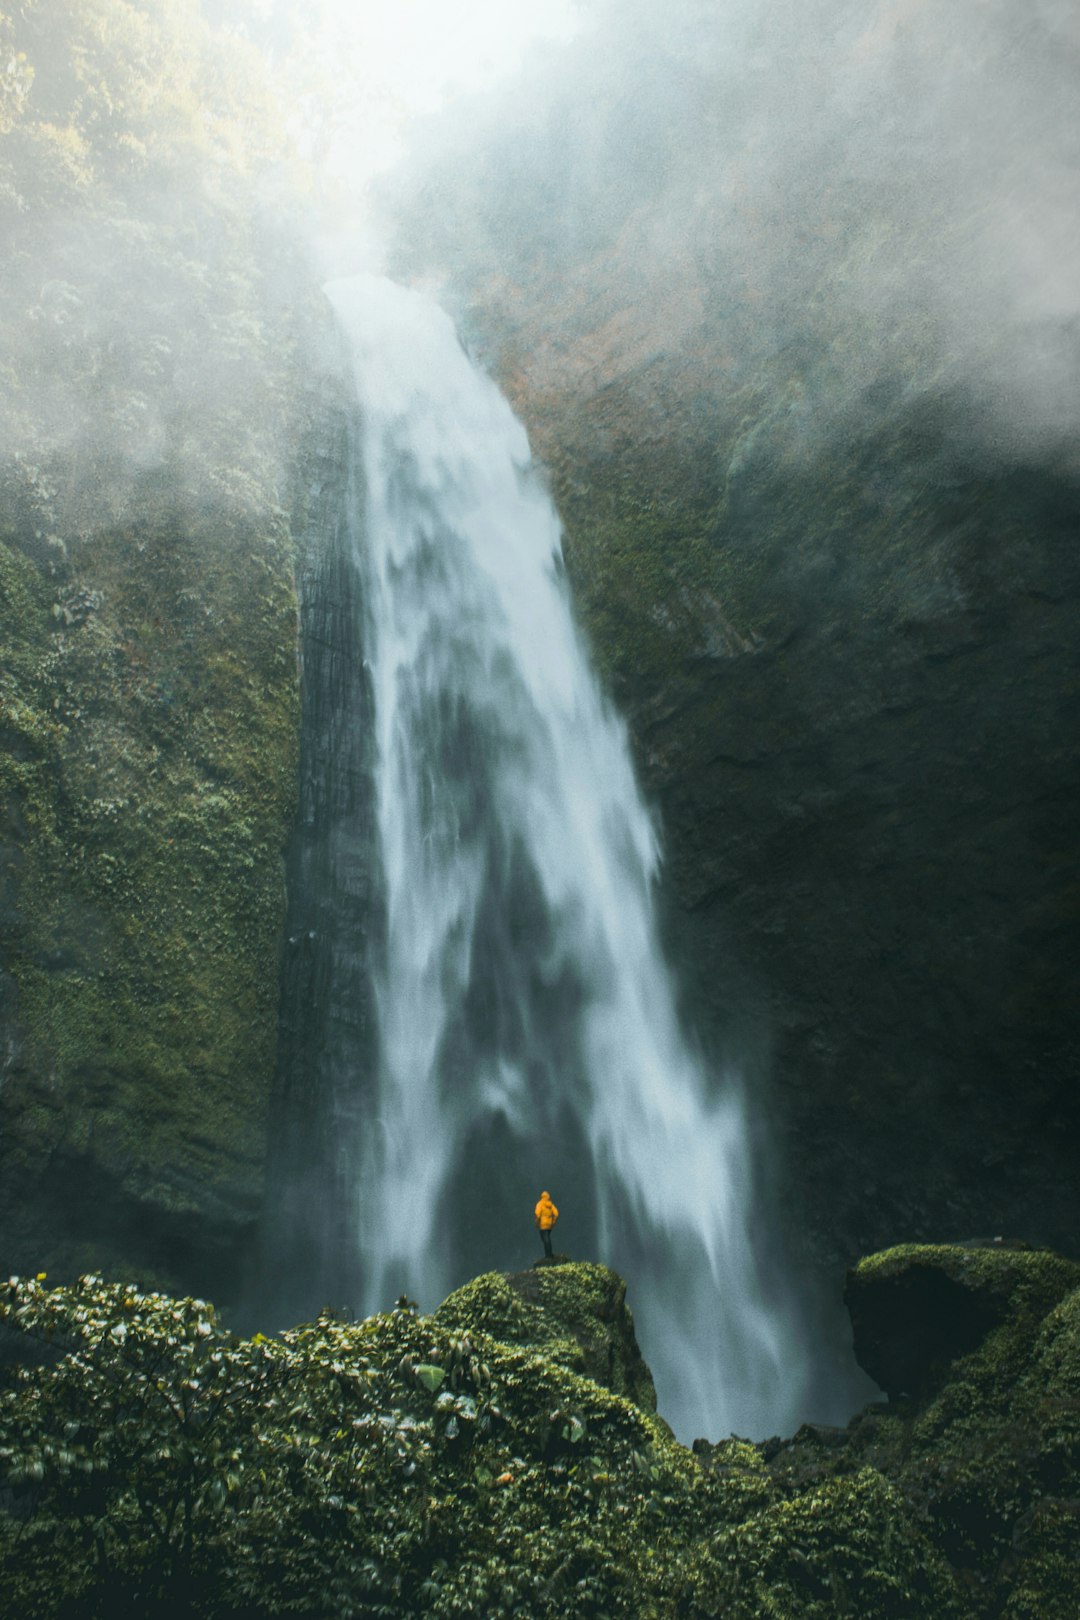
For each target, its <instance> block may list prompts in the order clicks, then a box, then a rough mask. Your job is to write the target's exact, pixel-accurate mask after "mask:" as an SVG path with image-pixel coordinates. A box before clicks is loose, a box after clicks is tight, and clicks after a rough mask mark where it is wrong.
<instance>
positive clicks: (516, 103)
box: [383, 0, 1080, 467]
mask: <svg viewBox="0 0 1080 1620" xmlns="http://www.w3.org/2000/svg"><path fill="white" fill-rule="evenodd" d="M586 15H587V18H588V22H589V26H588V27H587V28H585V29H583V31H582V33H581V34H580V36H579V37H578V38H577V39H575V40H574V41H572V42H571V43H570V44H569V45H568V46H566V47H565V48H564V49H561V50H560V51H558V52H554V51H553V52H551V53H548V54H547V55H546V56H544V57H543V58H541V57H540V56H539V55H537V56H534V58H533V59H532V60H530V61H529V62H528V63H527V64H526V66H525V68H524V69H523V71H522V72H521V73H520V74H519V75H518V76H517V77H516V78H515V79H514V80H513V81H512V82H510V83H509V84H508V85H507V86H505V87H504V88H503V89H502V90H496V91H492V92H490V93H489V94H487V95H486V96H485V97H482V98H475V99H474V100H473V101H472V102H471V103H468V102H464V101H463V102H459V103H457V104H456V105H455V106H454V107H453V108H452V109H450V110H449V111H448V112H447V113H445V114H444V115H443V116H442V118H441V119H439V120H435V121H433V122H432V121H429V122H428V123H427V124H425V125H418V126H417V127H416V128H415V130H414V133H413V141H412V160H411V165H410V167H409V169H408V170H407V171H403V172H402V173H401V174H399V175H398V176H397V177H396V178H395V179H394V180H393V182H392V183H391V184H388V185H387V186H386V187H385V188H384V192H383V205H384V208H385V210H386V214H387V216H388V217H389V218H390V219H397V220H398V221H403V222H404V229H403V235H402V238H401V241H402V243H403V245H402V247H401V249H400V256H399V261H398V262H399V264H400V265H402V266H405V267H410V266H411V267H413V268H414V269H415V268H418V267H421V266H422V267H423V269H424V270H425V272H426V274H427V275H428V277H429V279H431V280H433V281H436V282H437V281H438V279H439V278H442V279H443V280H444V281H445V283H446V284H447V287H448V288H449V289H450V290H451V291H450V295H451V296H459V297H460V296H464V297H469V296H474V295H475V293H476V290H477V288H478V287H481V288H483V289H484V290H485V295H486V296H487V297H488V298H489V300H492V299H493V300H494V302H495V304H496V305H497V302H498V294H497V290H496V291H494V292H493V291H492V289H497V285H498V281H499V278H500V277H504V278H509V279H517V280H518V281H519V282H520V280H521V279H522V277H523V276H524V277H527V275H528V274H529V272H530V270H531V269H532V268H534V267H535V266H536V265H537V263H538V262H540V260H545V261H546V262H551V261H552V260H557V261H559V270H560V273H562V272H563V271H565V272H567V274H568V283H569V284H568V287H567V289H566V304H567V308H568V309H569V308H572V307H573V303H574V298H575V296H576V294H575V291H574V289H575V286H578V287H580V286H582V285H583V278H582V277H581V275H580V271H581V267H582V266H583V265H586V264H591V269H590V271H589V274H590V276H591V280H590V281H589V287H590V288H591V290H592V295H593V296H595V295H596V293H597V292H598V291H599V292H601V295H602V296H603V297H605V298H606V299H607V301H608V303H609V304H610V306H611V308H612V310H615V309H618V308H620V307H625V308H627V309H632V310H633V311H634V320H635V321H636V322H638V323H639V328H640V330H641V331H643V332H644V333H647V332H648V330H649V327H650V325H652V326H653V328H654V330H655V333H656V342H655V347H656V349H657V351H664V350H666V351H668V352H670V351H671V350H672V349H673V348H675V347H678V345H679V344H680V343H683V344H686V345H688V346H690V347H693V346H694V345H695V344H696V343H697V342H698V337H697V331H696V327H695V322H696V321H697V320H698V319H699V317H700V313H701V305H702V301H703V300H704V305H705V313H706V315H707V317H709V318H710V319H712V320H714V321H719V322H721V323H726V330H727V337H726V340H725V342H724V349H726V350H727V356H726V359H727V360H728V361H730V363H731V365H732V371H731V373H730V380H731V381H732V383H733V384H737V383H738V381H739V377H740V368H744V369H745V370H749V369H751V368H752V367H753V366H754V365H755V364H757V363H758V362H759V361H760V359H761V358H762V357H763V356H774V355H777V354H780V353H782V352H783V351H784V350H785V348H788V347H790V346H791V345H792V344H798V345H801V346H802V350H803V353H804V355H805V354H806V353H807V352H808V350H809V349H810V348H816V350H817V358H816V360H815V362H814V364H813V365H812V366H810V367H809V368H808V369H810V370H813V371H814V372H815V375H817V376H818V378H819V379H820V380H821V382H822V386H823V390H824V394H825V397H824V398H823V399H822V400H821V401H820V402H819V401H818V400H817V399H815V400H814V411H813V413H812V414H813V422H812V423H811V424H809V425H808V431H809V432H810V433H811V434H813V433H818V434H820V433H823V432H830V431H831V430H832V426H833V423H834V422H835V420H836V419H837V418H838V417H839V416H840V415H842V413H843V411H844V410H845V409H847V408H848V407H849V406H850V404H851V402H852V401H853V400H857V399H858V397H859V395H860V393H861V392H862V391H863V390H865V389H866V388H867V387H868V386H870V385H871V384H873V383H874V382H875V381H876V380H877V379H878V378H880V377H883V376H888V377H892V378H894V379H895V378H898V379H899V380H900V383H901V386H903V387H915V388H928V387H933V386H935V384H937V383H939V382H941V381H942V380H943V379H945V380H946V381H947V382H948V384H949V385H950V386H952V385H955V386H958V387H960V388H963V389H964V390H965V391H966V393H967V395H968V401H969V405H970V410H971V417H972V420H971V424H970V425H971V427H972V429H973V430H977V431H978V433H979V434H980V435H981V437H982V441H983V442H984V444H986V445H987V447H988V448H989V449H990V450H991V452H992V453H998V452H1004V453H1006V454H1009V455H1020V456H1030V455H1032V454H1036V455H1043V454H1050V455H1053V456H1054V457H1061V458H1064V459H1065V461H1067V462H1068V463H1069V464H1071V465H1072V466H1074V467H1075V466H1076V465H1077V448H1076V443H1077V429H1078V427H1080V366H1078V353H1080V335H1078V323H1080V117H1078V115H1077V107H1078V105H1080V27H1078V24H1077V20H1076V18H1077V14H1076V10H1075V7H1074V6H1072V5H1071V4H1068V3H1065V0H1061V3H1058V0H1041V3H1039V4H1037V5H1034V6H1025V7H1016V6H1015V5H1012V4H1008V3H1006V0H955V3H954V4H951V5H949V6H947V7H942V6H936V5H933V4H932V3H931V0H878V3H877V4H872V5H870V6H867V5H865V4H853V3H850V0H804V3H801V4H794V3H791V0H728V3H727V4H724V5H715V4H712V3H705V0H670V3H666V4H660V3H658V0H609V3H606V4H605V3H603V0H600V3H598V4H596V5H595V6H593V7H591V8H589V9H588V11H587V13H586ZM560 255H561V256H562V258H561V260H560V259H559V256H560ZM680 289H685V299H684V304H685V322H684V325H683V327H682V329H681V330H680V329H679V324H678V320H677V317H675V316H673V315H672V313H671V311H672V307H673V306H677V305H678V302H679V297H680ZM583 296H584V295H583ZM654 311H662V312H663V319H661V318H660V314H658V313H657V314H654ZM646 346H647V338H645V337H642V340H641V347H642V348H643V349H644V348H645V347H646ZM721 352H723V350H722V351H721ZM528 364H529V361H528V359H527V360H526V367H528ZM819 403H820V405H821V409H820V410H818V408H817V407H818V405H819Z"/></svg>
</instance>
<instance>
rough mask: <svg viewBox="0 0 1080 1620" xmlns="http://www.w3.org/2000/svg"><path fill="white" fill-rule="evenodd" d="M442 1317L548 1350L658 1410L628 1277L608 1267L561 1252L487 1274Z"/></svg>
mask: <svg viewBox="0 0 1080 1620" xmlns="http://www.w3.org/2000/svg"><path fill="white" fill-rule="evenodd" d="M435 1319H436V1321H438V1322H439V1323H440V1324H442V1325H443V1326H447V1327H452V1328H456V1329H458V1330H460V1331H463V1332H483V1333H489V1334H490V1335H491V1336H492V1338H494V1339H498V1340H499V1341H500V1342H501V1343H503V1344H517V1345H527V1346H529V1347H530V1348H532V1349H536V1350H541V1351H543V1353H544V1355H545V1356H547V1357H549V1358H550V1359H551V1360H554V1361H557V1362H560V1363H561V1364H562V1365H563V1366H566V1367H569V1368H571V1370H572V1371H574V1372H576V1373H580V1374H582V1375H583V1376H584V1377H586V1378H591V1379H592V1380H593V1381H594V1383H597V1384H602V1385H603V1386H604V1388H606V1389H610V1390H611V1391H612V1392H613V1393H614V1394H616V1395H623V1396H625V1397H626V1398H627V1399H628V1400H630V1401H633V1403H634V1405H635V1406H637V1407H640V1409H641V1410H642V1411H643V1412H655V1411H656V1389H655V1387H654V1385H653V1379H652V1373H651V1372H650V1371H649V1368H648V1365H647V1364H646V1362H645V1359H644V1357H643V1356H642V1354H641V1351H640V1349H639V1347H638V1342H637V1335H636V1334H635V1332H634V1318H633V1316H632V1315H631V1313H630V1309H629V1307H628V1305H627V1303H626V1283H625V1282H624V1281H623V1279H622V1278H621V1277H620V1276H619V1275H618V1273H617V1272H614V1271H611V1270H609V1269H608V1267H607V1266H601V1265H596V1264H593V1263H592V1262H589V1261H569V1260H565V1259H563V1258H562V1257H561V1256H560V1257H558V1263H555V1262H554V1260H553V1261H549V1262H547V1263H544V1264H539V1263H538V1264H537V1265H536V1266H534V1267H532V1268H530V1269H529V1270H528V1271H518V1272H500V1271H489V1272H485V1273H484V1275H483V1276H481V1277H475V1278H474V1279H473V1281H472V1282H469V1283H466V1284H465V1286H464V1287H463V1288H459V1289H457V1291H456V1292H455V1293H453V1294H451V1295H450V1296H449V1298H448V1299H446V1300H444V1301H443V1303H442V1304H441V1305H440V1306H439V1309H438V1310H437V1311H436V1313H435Z"/></svg>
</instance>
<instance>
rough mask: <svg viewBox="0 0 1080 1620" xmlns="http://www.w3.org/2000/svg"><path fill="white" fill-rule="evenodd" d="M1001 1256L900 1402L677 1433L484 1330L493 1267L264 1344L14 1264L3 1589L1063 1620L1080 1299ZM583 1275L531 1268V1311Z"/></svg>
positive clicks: (1079, 1461)
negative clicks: (932, 1386)
mask: <svg viewBox="0 0 1080 1620" xmlns="http://www.w3.org/2000/svg"><path fill="white" fill-rule="evenodd" d="M967 1252H968V1251H959V1250H948V1251H939V1255H940V1258H941V1261H942V1264H945V1265H956V1264H962V1263H963V1258H964V1254H965V1253H967ZM924 1258H925V1255H924ZM999 1260H1001V1261H1003V1265H1002V1266H1001V1267H1000V1268H999V1269H998V1275H997V1276H996V1277H995V1279H994V1287H995V1290H996V1292H997V1293H998V1294H999V1296H1001V1295H1002V1294H1003V1293H1006V1292H1009V1291H1010V1290H1009V1286H1008V1279H1009V1277H1012V1279H1013V1281H1014V1284H1015V1286H1014V1287H1013V1288H1012V1289H1011V1292H1012V1293H1013V1294H1015V1297H1016V1301H1017V1305H1016V1311H1015V1313H1014V1314H1009V1313H1008V1312H1006V1315H1005V1318H1004V1320H1003V1322H1002V1324H1001V1325H1000V1327H999V1328H997V1329H995V1330H994V1331H993V1332H992V1333H991V1334H990V1336H989V1337H988V1339H987V1340H986V1342H985V1343H984V1344H983V1345H981V1346H979V1347H978V1349H976V1350H975V1351H974V1352H972V1353H971V1354H969V1355H966V1356H963V1357H961V1358H960V1359H959V1360H958V1361H957V1362H956V1363H955V1365H953V1366H952V1367H950V1368H948V1369H946V1370H945V1372H944V1374H943V1382H942V1383H941V1385H940V1387H939V1388H938V1389H937V1390H936V1391H935V1392H934V1393H933V1394H932V1395H931V1396H930V1397H928V1398H927V1399H925V1400H923V1401H922V1402H921V1403H911V1402H907V1403H905V1402H898V1403H896V1404H895V1405H890V1406H888V1407H885V1406H878V1407H871V1408H869V1409H868V1410H867V1411H866V1412H865V1413H863V1414H861V1415H860V1416H859V1417H858V1418H856V1419H854V1420H853V1422H852V1424H851V1425H850V1426H849V1428H848V1429H847V1430H846V1431H841V1430H823V1429H817V1428H814V1427H812V1426H808V1427H806V1428H804V1429H803V1430H800V1432H799V1434H798V1435H796V1436H795V1437H794V1439H793V1440H790V1441H786V1442H780V1441H770V1442H767V1443H765V1444H764V1445H752V1444H750V1443H748V1442H746V1441H740V1440H735V1439H732V1440H728V1441H724V1442H722V1443H721V1444H719V1445H717V1446H715V1447H704V1446H702V1447H698V1448H696V1450H697V1452H698V1454H691V1453H690V1452H687V1451H685V1450H684V1449H683V1448H682V1447H681V1446H679V1445H677V1444H676V1443H675V1442H674V1441H673V1440H672V1439H671V1437H670V1435H669V1434H668V1432H667V1430H666V1427H665V1425H664V1424H663V1423H662V1422H660V1421H659V1420H658V1419H657V1418H655V1417H654V1416H652V1415H650V1414H649V1413H647V1412H644V1411H642V1410H641V1409H640V1408H639V1407H637V1406H636V1405H635V1404H634V1403H633V1402H632V1401H630V1400H628V1399H627V1398H626V1397H625V1396H621V1395H617V1394H615V1393H613V1392H612V1391H611V1390H609V1389H605V1388H604V1387H602V1385H600V1384H599V1383H596V1382H594V1381H592V1380H590V1379H588V1378H585V1377H582V1376H580V1375H579V1374H577V1373H575V1372H573V1371H571V1370H570V1369H569V1368H568V1367H567V1366H566V1365H565V1364H564V1362H563V1361H562V1360H561V1359H560V1358H559V1357H557V1356H553V1355H551V1354H548V1353H545V1352H542V1351H537V1350H535V1349H532V1348H529V1347H526V1346H524V1345H521V1344H512V1343H507V1342H505V1339H504V1338H503V1337H502V1335H503V1334H504V1333H505V1331H506V1328H507V1325H508V1323H509V1326H510V1327H511V1328H513V1327H515V1325H516V1326H517V1327H520V1326H521V1323H522V1322H523V1321H524V1319H525V1318H524V1317H523V1316H521V1314H520V1313H519V1312H517V1311H516V1310H515V1308H514V1307H513V1306H512V1304H511V1305H508V1301H507V1299H506V1298H505V1297H504V1296H503V1294H502V1292H501V1290H500V1288H499V1286H498V1282H497V1280H495V1279H483V1278H481V1279H477V1283H476V1284H474V1285H472V1286H471V1288H470V1289H467V1290H462V1291H460V1292H459V1294H458V1295H455V1296H452V1300H451V1301H448V1302H447V1305H446V1306H445V1307H444V1308H443V1309H442V1310H440V1311H439V1312H436V1313H435V1315H434V1316H431V1317H422V1316H419V1315H418V1314H417V1313H416V1311H415V1309H414V1308H413V1307H412V1306H411V1305H409V1303H408V1302H407V1301H404V1300H402V1301H400V1302H399V1305H398V1307H397V1309H395V1310H394V1311H392V1312H389V1313H386V1314H383V1315H379V1316H375V1317H372V1318H371V1319H369V1320H368V1321H365V1322H360V1323H351V1322H347V1321H345V1320H343V1319H342V1318H341V1317H339V1316H337V1315H335V1314H334V1313H332V1312H324V1313H323V1314H322V1315H321V1316H320V1317H319V1319H318V1320H317V1321H316V1322H314V1323H311V1324H309V1325H307V1326H304V1327H299V1328H296V1329H294V1330H292V1331H291V1332H287V1333H284V1334H282V1335H281V1337H280V1338H278V1339H273V1340H268V1339H266V1338H265V1337H263V1336H262V1335H261V1334H256V1335H255V1336H254V1338H251V1339H239V1338H236V1337H234V1336H233V1335H231V1334H229V1333H227V1332H225V1331H224V1330H223V1328H222V1326H221V1324H220V1322H219V1320H218V1318H217V1316H216V1315H215V1312H214V1311H213V1309H212V1307H211V1306H209V1305H208V1304H206V1303H205V1302H204V1301H200V1300H193V1299H186V1300H174V1299H170V1298H168V1297H167V1296H165V1295H162V1294H157V1293H145V1292H143V1291H142V1290H140V1289H139V1288H138V1287H137V1286H135V1285H134V1284H107V1283H104V1282H103V1281H102V1280H101V1279H100V1278H99V1277H94V1276H89V1277H84V1278H82V1279H81V1280H80V1282H79V1283H78V1284H77V1285H76V1286H74V1287H70V1288H53V1289H49V1288H48V1287H47V1286H46V1279H45V1278H44V1277H39V1278H37V1279H36V1280H34V1281H15V1280H13V1281H12V1282H11V1283H9V1284H8V1285H7V1287H6V1289H5V1290H4V1291H3V1297H2V1300H0V1320H2V1321H3V1322H4V1323H6V1324H7V1327H8V1330H9V1331H10V1329H17V1330H18V1331H19V1332H21V1333H22V1334H24V1335H27V1336H28V1337H29V1339H30V1341H31V1342H32V1345H36V1346H37V1347H38V1356H37V1360H38V1364H37V1365H22V1366H18V1367H14V1368H9V1370H8V1373H7V1377H6V1384H7V1387H6V1388H5V1389H4V1390H3V1392H2V1393H0V1468H2V1470H3V1478H4V1495H3V1497H2V1498H0V1547H2V1549H3V1574H4V1580H5V1590H6V1591H7V1592H8V1593H10V1594H11V1601H12V1603H13V1605H14V1607H15V1609H16V1610H17V1611H18V1612H20V1613H27V1614H31V1613H32V1614H34V1615H35V1616H38V1615H40V1616H43V1617H46V1616H57V1617H59V1616H83V1615H86V1616H91V1615H102V1616H105V1615H109V1616H115V1615H125V1616H126V1615H143V1614H146V1615H150V1614H154V1615H160V1614H163V1613H166V1614H178V1615H179V1614H184V1615H205V1616H220V1617H225V1616H229V1617H236V1616H241V1615H243V1616H254V1615H260V1616H261V1615H276V1614H307V1615H323V1616H331V1615H332V1616H338V1615H342V1616H345V1615H349V1616H372V1617H374V1616H379V1615H381V1616H407V1615H425V1616H427V1615H431V1616H435V1617H438V1620H443V1617H447V1620H448V1617H451V1616H456V1617H462V1620H463V1617H466V1616H475V1615H484V1616H491V1617H493V1620H494V1617H500V1616H514V1615H518V1616H528V1617H529V1620H545V1617H548V1616H550V1617H552V1620H554V1617H555V1616H573V1617H578V1616H580V1617H582V1620H584V1617H586V1616H588V1617H593V1616H596V1617H599V1616H610V1617H618V1616H624V1617H626V1620H630V1617H631V1616H633V1617H651V1620H662V1617H663V1620H676V1617H678V1620H718V1617H719V1616H721V1615H722V1616H724V1620H731V1617H735V1620H758V1617H761V1616H768V1617H774V1620H833V1617H834V1616H839V1615H844V1614H852V1615H855V1614H857V1615H859V1616H860V1620H982V1617H989V1616H1001V1617H1005V1616H1008V1617H1009V1620H1014V1617H1019V1616H1025V1617H1026V1616H1031V1617H1034V1616H1036V1615H1037V1616H1039V1617H1040V1620H1044V1617H1049V1620H1056V1617H1057V1616H1061V1617H1062V1620H1064V1616H1066V1615H1072V1614H1075V1612H1076V1606H1077V1603H1078V1601H1080V1566H1078V1564H1077V1561H1076V1558H1075V1498H1076V1493H1077V1486H1078V1484H1080V1359H1078V1358H1080V1292H1078V1291H1076V1290H1073V1291H1072V1292H1068V1293H1066V1295H1065V1297H1064V1298H1061V1299H1059V1301H1058V1302H1057V1303H1056V1304H1054V1305H1052V1306H1050V1307H1049V1308H1046V1303H1047V1295H1046V1290H1045V1287H1044V1284H1045V1281H1046V1278H1047V1276H1048V1275H1049V1272H1048V1269H1047V1265H1046V1257H1043V1256H1030V1257H1023V1256H1021V1257H1019V1258H1017V1257H1015V1256H1009V1257H1007V1258H1006V1257H1002V1256H999V1255H989V1256H985V1257H981V1258H979V1259H978V1261H977V1264H978V1265H979V1266H980V1267H981V1268H983V1269H984V1270H993V1269H994V1268H995V1267H996V1266H997V1262H998V1261H999ZM1056 1264H1057V1265H1058V1266H1059V1270H1058V1279H1059V1284H1060V1285H1062V1286H1064V1281H1065V1278H1064V1272H1063V1271H1061V1270H1060V1264H1061V1263H1056ZM1025 1268H1026V1270H1025ZM575 1272H581V1273H582V1275H580V1276H575V1275H574V1273H575ZM602 1272H603V1268H600V1267H570V1266H556V1267H552V1268H550V1269H548V1270H546V1271H543V1272H542V1275H543V1278H544V1293H545V1306H544V1308H545V1309H546V1310H548V1311H549V1312H550V1313H551V1314H552V1315H553V1316H558V1315H559V1314H560V1313H566V1312H568V1313H569V1314H570V1315H573V1314H574V1312H575V1311H576V1309H577V1305H576V1303H575V1297H576V1296H579V1295H580V1293H581V1290H582V1288H583V1286H586V1285H591V1286H592V1287H593V1288H594V1289H596V1288H599V1287H600V1285H601V1283H602V1282H603V1281H604V1277H603V1276H601V1275H600V1274H601V1273H602ZM605 1275H606V1276H610V1274H605ZM504 1281H509V1284H510V1287H511V1292H512V1293H515V1294H516V1293H517V1290H516V1288H515V1287H514V1280H513V1279H510V1280H506V1279H504ZM617 1281H618V1279H616V1282H617ZM880 1286H882V1287H885V1288H887V1287H891V1286H892V1282H890V1281H889V1280H888V1278H887V1277H886V1278H885V1280H883V1281H882V1282H881V1284H880ZM560 1295H562V1296H563V1297H561V1298H560ZM463 1299H464V1300H465V1301H466V1302H467V1303H468V1305H469V1308H470V1313H471V1319H470V1323H469V1326H468V1328H467V1329H466V1328H463V1327H462V1326H461V1325H460V1320H459V1319H460V1317H461V1315H462V1312H463V1309H464V1308H465V1307H464V1304H463ZM485 1301H487V1302H490V1303H491V1306H492V1318H491V1322H490V1325H491V1326H493V1327H495V1328H496V1330H497V1334H498V1336H494V1335H492V1334H490V1333H488V1332H486V1331H485V1330H484V1327H483V1326H482V1320H483V1306H484V1302H485ZM1038 1301H1041V1303H1037V1302H1038ZM1033 1311H1034V1312H1035V1313H1036V1314H1035V1316H1034V1317H1033V1315H1032V1312H1033ZM525 1315H526V1316H528V1312H526V1313H525ZM624 1332H625V1323H622V1324H619V1323H615V1324H613V1327H612V1333H613V1336H614V1337H615V1338H616V1339H618V1338H620V1336H622V1335H623V1334H624Z"/></svg>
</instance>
